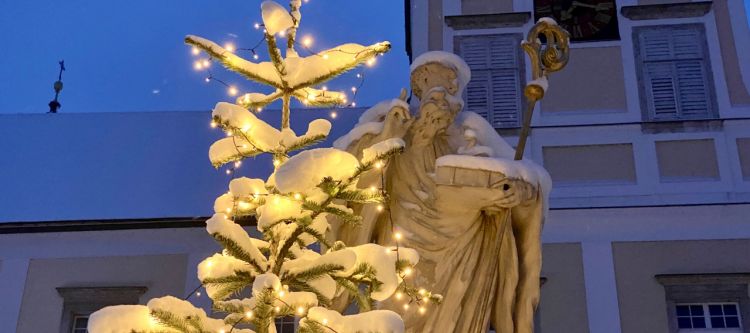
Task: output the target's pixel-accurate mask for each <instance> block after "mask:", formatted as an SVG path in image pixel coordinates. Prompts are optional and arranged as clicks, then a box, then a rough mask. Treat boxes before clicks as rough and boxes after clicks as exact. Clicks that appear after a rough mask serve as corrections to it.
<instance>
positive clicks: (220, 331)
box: [219, 328, 227, 333]
mask: <svg viewBox="0 0 750 333" xmlns="http://www.w3.org/2000/svg"><path fill="white" fill-rule="evenodd" d="M219 333H227V331H225V330H224V329H223V328H222V329H220V330H219Z"/></svg>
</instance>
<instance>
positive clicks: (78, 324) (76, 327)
mask: <svg viewBox="0 0 750 333" xmlns="http://www.w3.org/2000/svg"><path fill="white" fill-rule="evenodd" d="M88 324H89V316H88V315H86V316H75V317H74V318H73V333H88V330H87V329H86V328H87V327H88Z"/></svg>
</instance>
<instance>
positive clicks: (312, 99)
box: [307, 95, 315, 102]
mask: <svg viewBox="0 0 750 333" xmlns="http://www.w3.org/2000/svg"><path fill="white" fill-rule="evenodd" d="M307 100H308V101H310V102H312V101H315V95H307Z"/></svg>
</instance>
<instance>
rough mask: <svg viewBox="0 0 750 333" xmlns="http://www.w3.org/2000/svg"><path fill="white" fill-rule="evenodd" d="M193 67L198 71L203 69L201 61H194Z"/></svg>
mask: <svg viewBox="0 0 750 333" xmlns="http://www.w3.org/2000/svg"><path fill="white" fill-rule="evenodd" d="M193 68H195V70H198V71H199V70H201V69H203V64H202V63H201V62H200V61H196V62H195V63H194V64H193Z"/></svg>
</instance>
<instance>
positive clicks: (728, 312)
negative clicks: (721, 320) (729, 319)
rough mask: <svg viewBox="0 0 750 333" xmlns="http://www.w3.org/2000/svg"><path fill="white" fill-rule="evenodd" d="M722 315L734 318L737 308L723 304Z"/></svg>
mask: <svg viewBox="0 0 750 333" xmlns="http://www.w3.org/2000/svg"><path fill="white" fill-rule="evenodd" d="M724 315H726V316H736V315H737V306H736V305H734V304H724Z"/></svg>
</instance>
